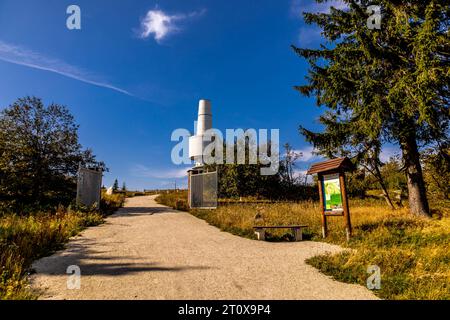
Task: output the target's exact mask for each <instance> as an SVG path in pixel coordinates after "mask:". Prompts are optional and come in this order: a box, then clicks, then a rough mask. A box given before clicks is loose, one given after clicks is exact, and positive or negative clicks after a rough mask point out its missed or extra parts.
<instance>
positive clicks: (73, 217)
mask: <svg viewBox="0 0 450 320" xmlns="http://www.w3.org/2000/svg"><path fill="white" fill-rule="evenodd" d="M123 202H124V196H123V195H111V196H107V195H103V199H102V203H101V212H98V211H93V210H83V211H80V210H71V209H70V208H63V207H60V208H58V209H57V210H56V212H53V213H49V212H41V213H35V214H33V215H31V216H19V215H7V216H4V217H1V218H0V300H4V299H33V298H35V297H34V296H33V294H32V293H31V291H30V290H29V288H28V283H27V280H26V276H27V273H28V272H29V271H30V270H29V267H30V265H31V263H32V262H33V261H34V260H36V259H39V258H40V257H43V256H47V255H49V254H51V253H52V252H54V251H56V250H59V249H62V248H63V246H64V244H65V243H66V242H67V241H68V240H69V238H70V237H72V236H74V235H76V234H77V233H79V232H80V231H82V230H83V229H85V228H87V227H89V226H94V225H98V224H101V223H102V222H103V217H104V216H105V215H106V214H108V213H111V212H113V211H114V210H116V209H117V208H119V207H120V206H122V205H123Z"/></svg>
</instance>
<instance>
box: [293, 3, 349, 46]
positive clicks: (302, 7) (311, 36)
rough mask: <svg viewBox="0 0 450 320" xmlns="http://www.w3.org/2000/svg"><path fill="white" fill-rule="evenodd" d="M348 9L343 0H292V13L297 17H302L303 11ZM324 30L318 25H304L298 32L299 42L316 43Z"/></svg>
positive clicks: (305, 44)
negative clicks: (324, 0)
mask: <svg viewBox="0 0 450 320" xmlns="http://www.w3.org/2000/svg"><path fill="white" fill-rule="evenodd" d="M331 7H334V8H336V9H341V10H343V9H346V8H348V6H347V4H346V3H345V2H343V1H341V0H329V1H327V2H322V3H317V2H315V1H314V0H292V1H291V8H290V11H291V12H290V13H291V15H292V16H293V17H295V18H302V17H303V12H312V13H329V12H330V8H331ZM321 32H322V30H321V29H320V28H319V27H317V26H316V25H313V26H309V25H308V26H302V27H301V28H300V30H299V34H298V43H299V45H300V46H311V45H316V44H318V42H319V41H320V40H321Z"/></svg>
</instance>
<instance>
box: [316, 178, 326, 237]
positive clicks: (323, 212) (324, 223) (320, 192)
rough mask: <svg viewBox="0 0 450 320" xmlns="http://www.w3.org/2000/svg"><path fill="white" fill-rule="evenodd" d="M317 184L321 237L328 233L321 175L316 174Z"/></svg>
mask: <svg viewBox="0 0 450 320" xmlns="http://www.w3.org/2000/svg"><path fill="white" fill-rule="evenodd" d="M317 179H318V181H317V182H318V183H317V184H318V185H319V198H320V212H321V214H322V237H324V238H326V237H327V234H328V226H327V216H326V215H325V207H324V205H323V204H324V199H323V175H322V174H320V173H318V174H317Z"/></svg>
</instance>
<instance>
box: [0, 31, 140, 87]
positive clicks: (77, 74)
mask: <svg viewBox="0 0 450 320" xmlns="http://www.w3.org/2000/svg"><path fill="white" fill-rule="evenodd" d="M0 60H2V61H5V62H9V63H12V64H17V65H21V66H25V67H29V68H33V69H38V70H43V71H48V72H52V73H56V74H59V75H62V76H64V77H67V78H71V79H75V80H78V81H81V82H84V83H88V84H91V85H94V86H97V87H102V88H106V89H111V90H114V91H117V92H120V93H123V94H126V95H129V96H133V95H132V94H131V93H129V92H128V91H126V90H124V89H121V88H119V87H116V86H113V85H111V84H109V83H107V82H105V81H101V80H98V79H96V78H97V77H96V76H94V75H92V74H91V73H89V72H87V71H85V70H82V69H80V68H78V67H76V66H73V65H70V64H68V63H66V62H64V61H62V60H59V59H55V58H50V57H46V56H44V55H41V54H39V53H37V52H34V51H31V50H28V49H26V48H23V47H19V46H16V45H12V44H9V43H6V42H3V41H1V40H0Z"/></svg>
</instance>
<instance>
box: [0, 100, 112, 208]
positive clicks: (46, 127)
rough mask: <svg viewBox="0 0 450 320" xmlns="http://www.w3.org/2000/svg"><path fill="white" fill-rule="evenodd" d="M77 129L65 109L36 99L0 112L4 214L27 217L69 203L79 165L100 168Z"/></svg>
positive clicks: (0, 184) (0, 183)
mask: <svg viewBox="0 0 450 320" xmlns="http://www.w3.org/2000/svg"><path fill="white" fill-rule="evenodd" d="M77 129H78V126H77V125H76V124H75V122H74V119H73V116H72V115H71V114H70V113H69V111H68V109H67V108H66V107H64V106H60V105H57V104H51V105H49V106H47V107H46V106H44V105H43V103H42V101H41V100H40V99H38V98H35V97H26V98H23V99H19V100H17V101H16V102H14V103H13V104H12V105H11V106H9V107H7V108H5V109H3V110H2V111H1V113H0V154H1V157H0V210H1V211H11V212H21V213H26V212H29V211H34V210H36V208H40V209H42V208H43V207H45V206H50V207H52V206H55V205H58V204H66V205H67V204H68V203H70V202H71V201H72V200H73V199H74V197H75V191H76V188H75V186H76V179H75V177H76V173H77V170H78V165H79V164H82V165H85V166H100V167H104V164H103V163H99V162H97V161H96V160H95V157H94V156H93V155H92V152H91V151H90V150H82V148H81V146H80V144H79V143H78V135H77Z"/></svg>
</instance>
